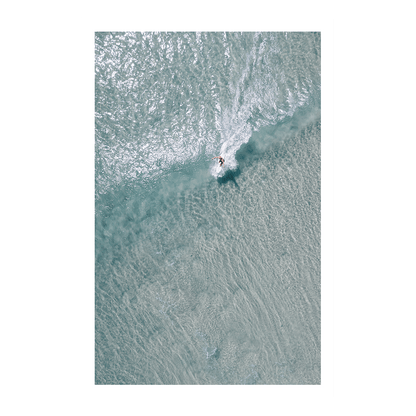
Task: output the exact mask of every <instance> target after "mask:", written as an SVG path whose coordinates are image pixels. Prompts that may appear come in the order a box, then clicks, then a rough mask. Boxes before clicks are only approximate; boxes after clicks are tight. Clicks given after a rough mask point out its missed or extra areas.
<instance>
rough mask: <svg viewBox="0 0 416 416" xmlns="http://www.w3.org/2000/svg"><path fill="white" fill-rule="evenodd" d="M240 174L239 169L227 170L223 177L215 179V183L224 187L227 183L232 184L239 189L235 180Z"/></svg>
mask: <svg viewBox="0 0 416 416" xmlns="http://www.w3.org/2000/svg"><path fill="white" fill-rule="evenodd" d="M240 174H241V170H240V168H239V167H237V169H235V170H227V172H226V173H225V175H224V176H222V177H220V178H217V182H218V183H219V184H220V185H224V184H226V183H228V182H232V183H233V184H234V185H235V186H236V187H237V188H239V186H238V183H237V181H236V180H235V178H236V177H238V176H239V175H240Z"/></svg>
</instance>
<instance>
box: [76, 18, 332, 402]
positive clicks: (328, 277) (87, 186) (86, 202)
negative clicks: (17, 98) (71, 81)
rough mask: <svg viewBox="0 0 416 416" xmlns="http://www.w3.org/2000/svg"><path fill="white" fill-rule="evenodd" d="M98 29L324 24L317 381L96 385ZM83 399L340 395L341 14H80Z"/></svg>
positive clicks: (267, 28)
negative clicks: (301, 383) (294, 383)
mask: <svg viewBox="0 0 416 416" xmlns="http://www.w3.org/2000/svg"><path fill="white" fill-rule="evenodd" d="M101 31H105V32H108V31H119V32H125V31H136V32H146V31H160V32H169V31H172V32H206V31H210V32H215V31H221V32H222V31H227V32H251V31H259V32H273V31H275V32H286V31H287V32H321V42H322V54H321V57H322V62H321V64H322V79H321V82H322V112H321V115H322V130H321V133H322V136H321V140H322V141H321V149H322V150H321V156H322V166H321V167H322V171H321V172H322V177H321V181H322V182H321V189H322V195H321V203H322V205H321V207H322V208H321V209H322V211H321V220H322V222H321V224H322V225H321V227H322V228H321V235H322V257H321V260H322V268H321V270H322V276H321V277H322V279H321V284H322V291H321V294H322V304H321V324H322V326H321V331H322V333H321V346H322V350H321V363H322V368H321V385H319V386H101V385H99V386H96V385H95V384H94V381H95V368H94V362H95V357H94V336H95V326H94V317H95V311H94V220H95V218H94V174H95V173H94V75H95V71H94V41H95V39H94V37H95V32H101ZM80 35H81V45H80V46H81V56H80V58H81V68H80V70H81V85H80V87H81V114H80V117H81V143H80V146H81V160H80V162H81V171H80V174H81V184H80V185H81V195H80V196H81V207H80V208H81V212H80V214H81V230H80V232H81V253H80V256H81V282H80V284H81V286H80V287H81V310H80V313H81V322H80V324H81V333H80V336H81V346H80V347H81V351H80V353H81V362H80V365H81V368H80V372H81V380H80V383H81V391H80V400H81V401H147V402H152V401H153V402H156V401H171V402H179V401H210V402H211V401H213V402H215V401H227V402H238V401H284V402H291V401H336V400H337V399H338V397H337V373H338V372H337V368H338V367H337V366H338V363H337V325H338V322H337V295H338V294H337V133H338V126H337V47H338V45H337V17H336V16H81V33H80Z"/></svg>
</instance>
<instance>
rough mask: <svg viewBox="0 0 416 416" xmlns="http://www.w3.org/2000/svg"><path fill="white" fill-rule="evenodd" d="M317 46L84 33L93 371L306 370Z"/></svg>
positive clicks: (262, 37)
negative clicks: (91, 125)
mask: <svg viewBox="0 0 416 416" xmlns="http://www.w3.org/2000/svg"><path fill="white" fill-rule="evenodd" d="M320 61H321V39H320V34H319V33H97V34H96V77H95V81H96V92H95V101H96V117H95V122H96V188H95V190H96V193H95V204H96V231H95V237H96V241H95V252H96V267H95V270H96V276H95V294H96V298H95V310H96V334H95V339H96V350H95V357H96V383H97V384H320V382H321V377H320V374H321V371H320V357H321V352H320V349H321V347H320V342H321V336H320V331H321V329H320V316H321V315H320V314H321V311H320V293H321V292H320V290H321V289H320V261H321V260H320V135H321V133H320V132H321V119H320V88H321V80H320V76H321V75H320V68H321V67H320ZM218 155H222V156H223V157H224V158H225V166H224V167H223V168H220V167H219V165H218V162H216V161H214V160H211V158H212V157H214V156H218Z"/></svg>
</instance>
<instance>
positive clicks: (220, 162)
mask: <svg viewBox="0 0 416 416" xmlns="http://www.w3.org/2000/svg"><path fill="white" fill-rule="evenodd" d="M212 159H219V161H218V163H219V164H220V166H221V167H222V165H223V164H224V163H225V159H224V158H223V157H222V156H215V157H213V158H212ZM212 159H211V160H212Z"/></svg>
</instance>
